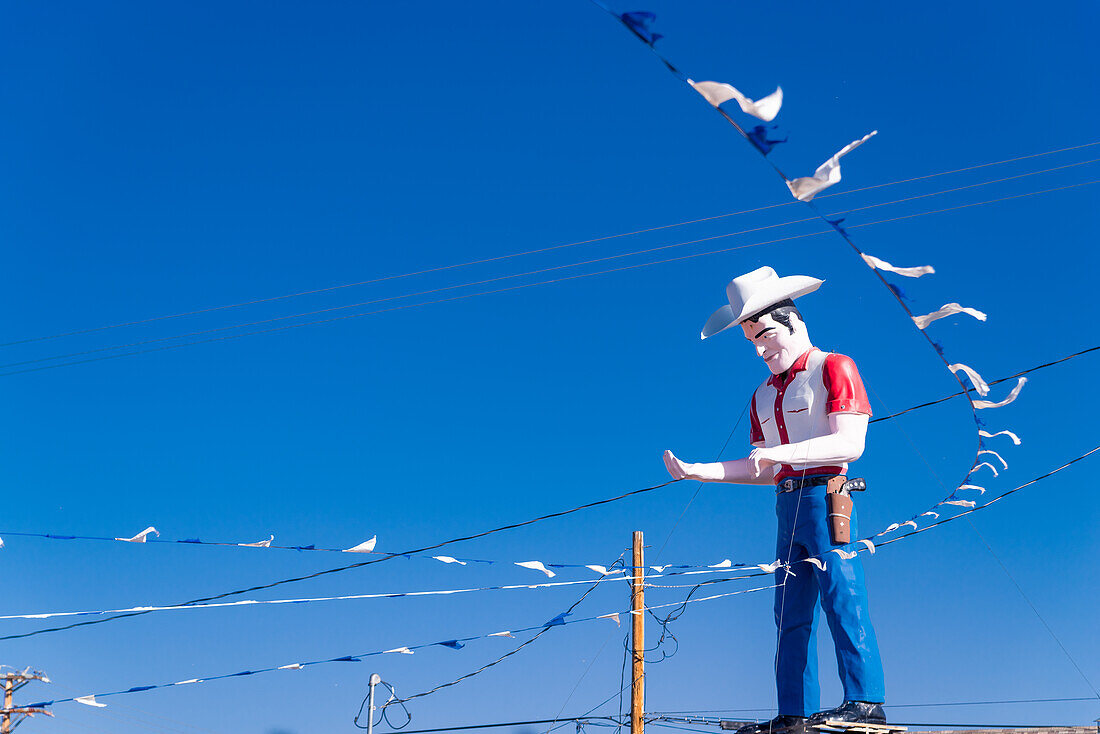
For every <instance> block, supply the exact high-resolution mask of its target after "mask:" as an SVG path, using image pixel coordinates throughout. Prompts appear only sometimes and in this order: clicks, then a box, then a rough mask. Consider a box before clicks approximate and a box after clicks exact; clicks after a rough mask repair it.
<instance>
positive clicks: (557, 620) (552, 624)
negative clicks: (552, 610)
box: [543, 612, 573, 628]
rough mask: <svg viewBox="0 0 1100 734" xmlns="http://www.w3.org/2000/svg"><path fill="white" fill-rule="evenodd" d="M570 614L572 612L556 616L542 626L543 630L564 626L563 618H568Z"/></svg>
mask: <svg viewBox="0 0 1100 734" xmlns="http://www.w3.org/2000/svg"><path fill="white" fill-rule="evenodd" d="M572 614H573V613H572V612H562V613H561V614H559V615H558V616H556V617H554V618H553V619H551V620H550V621H549V622H547V623H546V624H544V625H543V628H546V627H557V626H558V625H562V624H565V618H566V617H568V616H571V615H572Z"/></svg>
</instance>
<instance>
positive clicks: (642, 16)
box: [619, 10, 664, 46]
mask: <svg viewBox="0 0 1100 734" xmlns="http://www.w3.org/2000/svg"><path fill="white" fill-rule="evenodd" d="M656 19H657V16H656V15H655V14H654V13H649V12H646V11H644V10H638V11H634V12H631V13H623V14H622V15H620V16H619V20H621V21H622V22H623V25H625V26H626V27H627V28H629V29H630V30H631V32H632V33H633V34H634V35H635V36H637V37H638V38H640V39H642V41H644V42H645V44H646V45H647V46H652V45H653V44H655V43H657V41H659V40H661V39H662V38H664V36H662V35H661V34H660V33H654V32H653V31H651V30H650V29H649V24H650V23H652V22H653V21H654V20H656Z"/></svg>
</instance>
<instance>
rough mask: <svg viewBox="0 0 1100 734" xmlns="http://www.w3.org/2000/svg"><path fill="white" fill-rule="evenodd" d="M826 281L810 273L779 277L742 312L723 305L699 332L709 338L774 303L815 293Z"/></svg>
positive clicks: (749, 301)
mask: <svg viewBox="0 0 1100 734" xmlns="http://www.w3.org/2000/svg"><path fill="white" fill-rule="evenodd" d="M824 282H825V281H824V280H820V279H818V278H811V277H810V276H808V275H788V276H786V277H785V278H779V280H778V281H776V283H775V286H774V287H772V288H768V289H767V290H766V291H762V292H759V293H755V294H753V296H752V297H751V298H749V300H748V301H746V302H745V305H744V306H743V307H742V308H741V312H740V313H734V311H733V307H732V306H729V305H726V306H722V307H721V308H720V309H718V310H717V311H715V312H714V313H712V314H711V315H710V318H709V319H707V323H706V324H704V325H703V330H702V331H701V332H700V333H699V338H700V339H707V338H708V337H712V336H714V335H715V334H717V333H719V332H721V331H725V330H726V329H728V328H730V327H731V326H737V325H738V324H740V323H741V322H742V321H744V320H745V319H747V318H748V317H750V316H752V315H753V314H756V313H759V312H761V311H763V310H764V309H765V308H767V307H768V306H771V305H772V304H775V303H779V302H780V301H783V300H786V299H788V298H791V299H794V298H798V297H800V296H804V295H806V294H807V293H813V292H814V291H816V290H817V289H818V288H820V287H821V284H822V283H824Z"/></svg>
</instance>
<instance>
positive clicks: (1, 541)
mask: <svg viewBox="0 0 1100 734" xmlns="http://www.w3.org/2000/svg"><path fill="white" fill-rule="evenodd" d="M3 547H4V539H3V538H0V548H3Z"/></svg>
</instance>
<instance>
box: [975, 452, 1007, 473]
mask: <svg viewBox="0 0 1100 734" xmlns="http://www.w3.org/2000/svg"><path fill="white" fill-rule="evenodd" d="M983 454H988V455H990V456H993V457H996V459H997V461H999V462H1001V466H1002V467H1003V468H1005V469H1007V468H1008V462H1007V461H1005V460H1004V459H1003V458H1002V457H1001V455H1000V454H998V453H997V452H996V451H991V450H989V449H982V450H981V451H979V452H978V456H981V455H983Z"/></svg>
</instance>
